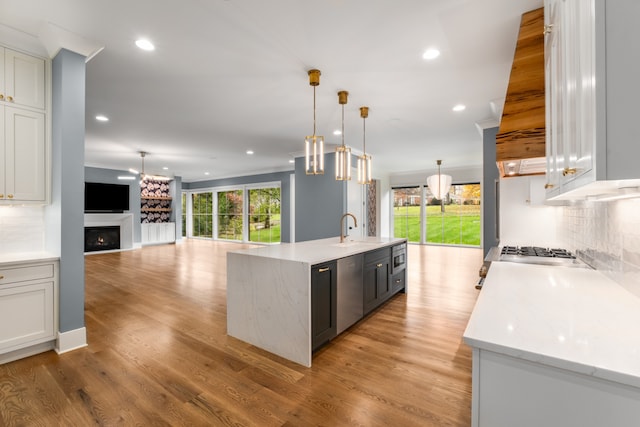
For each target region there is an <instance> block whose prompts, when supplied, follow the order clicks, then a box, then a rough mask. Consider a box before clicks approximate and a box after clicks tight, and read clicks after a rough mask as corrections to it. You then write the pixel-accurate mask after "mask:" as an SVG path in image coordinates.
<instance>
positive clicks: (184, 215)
mask: <svg viewBox="0 0 640 427" xmlns="http://www.w3.org/2000/svg"><path fill="white" fill-rule="evenodd" d="M181 198H182V237H186V236H187V194H186V193H182V197H181Z"/></svg>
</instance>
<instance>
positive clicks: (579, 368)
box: [464, 262, 640, 427]
mask: <svg viewBox="0 0 640 427" xmlns="http://www.w3.org/2000/svg"><path fill="white" fill-rule="evenodd" d="M638 325H640V299H639V298H638V297H637V296H635V295H634V294H632V293H631V292H628V291H627V290H626V289H624V288H623V287H622V286H620V285H618V284H617V283H615V282H613V281H612V280H610V279H608V278H607V277H606V276H604V275H603V274H602V273H600V272H598V271H595V270H591V269H588V268H570V267H558V266H541V265H527V264H518V263H509V262H494V263H492V264H491V268H490V270H489V273H488V275H487V278H486V280H485V282H484V285H483V287H482V291H481V292H480V295H479V297H478V300H477V302H476V306H475V308H474V310H473V313H472V315H471V317H470V319H469V323H468V325H467V329H466V331H465V332H464V341H465V342H466V343H467V344H468V345H470V346H471V347H472V348H473V377H472V381H473V390H472V425H473V426H474V427H478V426H507V425H509V426H510V425H517V426H521V427H528V426H542V425H544V426H563V427H566V426H580V427H588V426H594V427H595V426H605V425H606V426H608V427H611V426H630V425H637V422H638V416H640V333H638V327H639V326H638Z"/></svg>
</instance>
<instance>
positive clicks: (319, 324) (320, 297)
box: [311, 261, 337, 351]
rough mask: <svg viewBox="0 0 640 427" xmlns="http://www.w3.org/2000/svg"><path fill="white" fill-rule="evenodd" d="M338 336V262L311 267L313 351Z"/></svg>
mask: <svg viewBox="0 0 640 427" xmlns="http://www.w3.org/2000/svg"><path fill="white" fill-rule="evenodd" d="M336 334H337V262H336V261H331V262H327V263H324V264H318V265H314V266H313V267H311V344H312V351H315V350H316V349H318V348H319V347H320V346H322V345H323V344H325V343H326V342H328V341H329V340H331V339H332V338H334V337H335V336H336Z"/></svg>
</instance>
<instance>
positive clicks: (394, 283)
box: [391, 270, 406, 295]
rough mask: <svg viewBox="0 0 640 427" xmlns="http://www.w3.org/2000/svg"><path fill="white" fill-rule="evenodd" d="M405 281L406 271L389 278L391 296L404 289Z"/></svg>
mask: <svg viewBox="0 0 640 427" xmlns="http://www.w3.org/2000/svg"><path fill="white" fill-rule="evenodd" d="M405 281H406V271H405V270H401V271H399V272H397V273H395V274H393V275H392V276H391V294H392V295H395V294H396V292H399V291H401V290H403V289H404V284H405Z"/></svg>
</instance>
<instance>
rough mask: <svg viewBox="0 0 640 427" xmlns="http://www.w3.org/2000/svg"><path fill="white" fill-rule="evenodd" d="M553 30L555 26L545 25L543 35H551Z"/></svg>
mask: <svg viewBox="0 0 640 427" xmlns="http://www.w3.org/2000/svg"><path fill="white" fill-rule="evenodd" d="M552 29H553V24H549V25H545V26H544V31H543V32H542V34H543V35H547V34H549V33H551V30H552Z"/></svg>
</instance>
